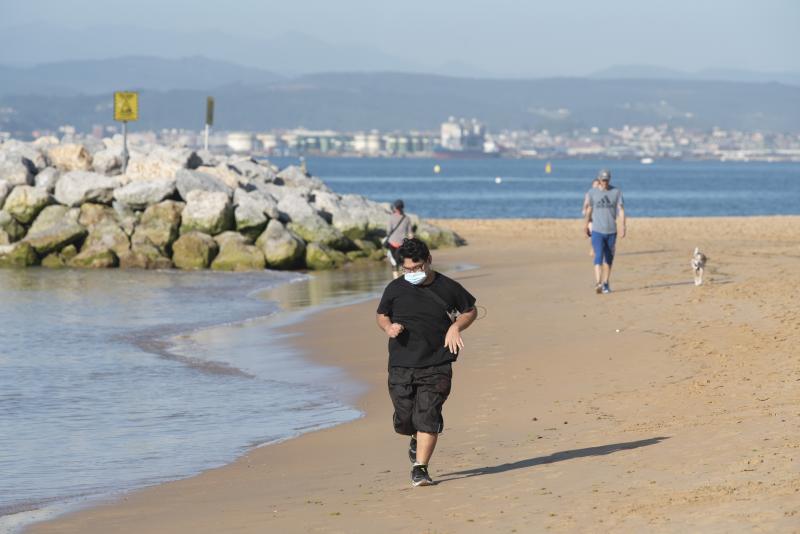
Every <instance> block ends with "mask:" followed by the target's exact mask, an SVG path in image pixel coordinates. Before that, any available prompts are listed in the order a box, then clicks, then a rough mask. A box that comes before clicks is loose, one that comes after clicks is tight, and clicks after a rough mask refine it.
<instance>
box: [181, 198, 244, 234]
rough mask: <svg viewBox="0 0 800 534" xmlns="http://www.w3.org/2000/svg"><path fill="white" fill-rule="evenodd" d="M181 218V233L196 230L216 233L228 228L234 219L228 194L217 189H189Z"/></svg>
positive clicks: (232, 224) (231, 225) (231, 226)
mask: <svg viewBox="0 0 800 534" xmlns="http://www.w3.org/2000/svg"><path fill="white" fill-rule="evenodd" d="M182 220H183V221H182V223H181V233H182V234H185V233H188V232H191V231H193V230H197V231H198V232H203V233H206V234H211V235H216V234H219V233H221V232H224V231H225V230H230V229H231V228H233V226H234V220H233V210H232V209H231V204H230V200H229V197H228V195H227V194H226V193H222V192H218V191H200V190H194V191H190V192H189V193H188V194H187V197H186V208H185V209H184V210H183V215H182Z"/></svg>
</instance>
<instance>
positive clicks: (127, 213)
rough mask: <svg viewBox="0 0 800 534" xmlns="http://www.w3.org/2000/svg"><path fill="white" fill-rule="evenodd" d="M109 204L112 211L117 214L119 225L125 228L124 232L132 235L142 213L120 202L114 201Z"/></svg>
mask: <svg viewBox="0 0 800 534" xmlns="http://www.w3.org/2000/svg"><path fill="white" fill-rule="evenodd" d="M111 206H112V207H113V208H114V211H115V212H116V214H117V221H119V225H120V226H121V227H122V229H123V230H125V233H126V234H128V237H130V236H132V235H133V231H134V230H135V229H136V225H137V224H139V219H140V218H141V216H142V213H141V212H138V211H133V210H132V209H131V208H129V207H128V206H126V205H125V204H123V203H122V202H117V201H114V202H112V203H111Z"/></svg>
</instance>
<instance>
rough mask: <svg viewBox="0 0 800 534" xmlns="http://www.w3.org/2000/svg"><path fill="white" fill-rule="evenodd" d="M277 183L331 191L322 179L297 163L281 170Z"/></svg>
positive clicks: (276, 179)
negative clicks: (307, 171)
mask: <svg viewBox="0 0 800 534" xmlns="http://www.w3.org/2000/svg"><path fill="white" fill-rule="evenodd" d="M275 183H276V184H279V185H286V186H288V187H295V188H308V189H310V190H311V191H330V189H328V186H327V185H325V183H324V182H323V181H322V180H320V179H319V178H315V177H313V176H311V175H310V174H308V173H306V172H305V171H304V170H303V169H301V168H300V167H297V166H295V165H290V166H288V167H286V168H285V169H283V170H282V171H281V172H279V173H278V175H277V176H276V178H275Z"/></svg>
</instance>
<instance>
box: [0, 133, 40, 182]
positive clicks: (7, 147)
mask: <svg viewBox="0 0 800 534" xmlns="http://www.w3.org/2000/svg"><path fill="white" fill-rule="evenodd" d="M0 151H2V152H6V153H13V154H18V155H20V156H22V157H23V158H25V159H27V160H28V161H30V162H31V163H32V164H33V166H34V169H31V171H32V172H33V173H34V174H35V173H37V172H39V171H41V170H42V169H44V168H45V167H47V156H45V154H44V153H43V152H42V150H41V147H39V146H36V145H35V144H32V143H25V142H23V141H17V140H16V139H9V140H8V141H6V142H5V143H3V144H2V145H0Z"/></svg>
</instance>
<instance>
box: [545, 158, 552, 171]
mask: <svg viewBox="0 0 800 534" xmlns="http://www.w3.org/2000/svg"><path fill="white" fill-rule="evenodd" d="M544 172H545V174H550V173H551V172H553V166H552V165H550V162H549V161H548V162H547V165H545V166H544Z"/></svg>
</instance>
